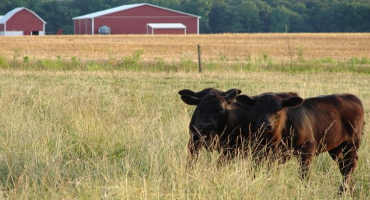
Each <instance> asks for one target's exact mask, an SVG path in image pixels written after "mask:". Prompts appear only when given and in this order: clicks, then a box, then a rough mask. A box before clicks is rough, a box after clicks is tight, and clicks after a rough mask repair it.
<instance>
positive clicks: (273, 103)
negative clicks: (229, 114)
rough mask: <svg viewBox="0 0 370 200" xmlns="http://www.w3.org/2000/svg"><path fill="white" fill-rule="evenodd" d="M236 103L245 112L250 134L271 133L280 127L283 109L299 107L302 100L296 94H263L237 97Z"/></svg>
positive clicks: (283, 113)
mask: <svg viewBox="0 0 370 200" xmlns="http://www.w3.org/2000/svg"><path fill="white" fill-rule="evenodd" d="M236 101H237V103H238V104H240V105H242V107H243V108H244V109H245V110H246V111H247V113H248V117H247V118H248V119H246V120H248V123H249V126H250V129H251V131H252V132H263V133H272V132H274V131H275V130H276V129H277V127H278V126H279V125H280V124H279V123H280V122H281V121H280V119H281V118H282V117H284V116H282V115H285V112H284V111H285V108H289V107H295V106H299V105H301V104H302V102H303V99H302V98H301V97H299V96H298V95H297V94H296V93H265V94H261V95H258V96H254V97H249V96H247V95H239V96H237V97H236Z"/></svg>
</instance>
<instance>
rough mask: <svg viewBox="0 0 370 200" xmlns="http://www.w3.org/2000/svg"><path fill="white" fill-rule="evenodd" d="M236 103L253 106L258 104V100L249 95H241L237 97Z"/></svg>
mask: <svg viewBox="0 0 370 200" xmlns="http://www.w3.org/2000/svg"><path fill="white" fill-rule="evenodd" d="M236 101H237V102H238V103H241V104H243V105H248V106H253V105H254V104H255V103H256V100H254V99H252V98H250V97H249V96H247V95H239V96H237V97H236Z"/></svg>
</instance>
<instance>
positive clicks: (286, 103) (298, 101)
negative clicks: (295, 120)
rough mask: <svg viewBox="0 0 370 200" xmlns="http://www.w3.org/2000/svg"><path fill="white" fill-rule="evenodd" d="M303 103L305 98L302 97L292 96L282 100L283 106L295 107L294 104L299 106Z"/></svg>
mask: <svg viewBox="0 0 370 200" xmlns="http://www.w3.org/2000/svg"><path fill="white" fill-rule="evenodd" d="M302 103H303V99H302V98H301V97H291V98H288V99H284V100H282V103H281V106H282V107H293V106H299V105H301V104H302Z"/></svg>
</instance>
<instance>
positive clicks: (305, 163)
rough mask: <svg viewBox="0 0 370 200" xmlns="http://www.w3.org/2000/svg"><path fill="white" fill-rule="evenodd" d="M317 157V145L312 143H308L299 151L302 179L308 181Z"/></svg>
mask: <svg viewBox="0 0 370 200" xmlns="http://www.w3.org/2000/svg"><path fill="white" fill-rule="evenodd" d="M314 155H315V143H314V142H311V141H307V142H306V143H304V144H303V145H301V146H300V149H299V154H298V156H299V164H300V168H301V169H300V174H301V178H302V179H306V178H307V177H308V172H309V170H310V165H311V162H312V159H313V157H314Z"/></svg>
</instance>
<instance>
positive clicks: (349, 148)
mask: <svg viewBox="0 0 370 200" xmlns="http://www.w3.org/2000/svg"><path fill="white" fill-rule="evenodd" d="M329 154H330V156H331V157H332V158H333V160H335V161H336V162H337V163H338V166H339V170H340V173H341V174H342V176H343V183H342V185H341V186H340V188H339V190H340V192H344V191H345V190H347V189H348V190H349V191H350V192H352V190H353V183H352V180H351V176H352V173H353V171H354V170H355V168H356V166H357V160H358V156H357V147H356V145H354V144H351V143H347V142H344V143H342V144H341V145H340V146H339V147H337V148H335V149H333V150H330V151H329Z"/></svg>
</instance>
